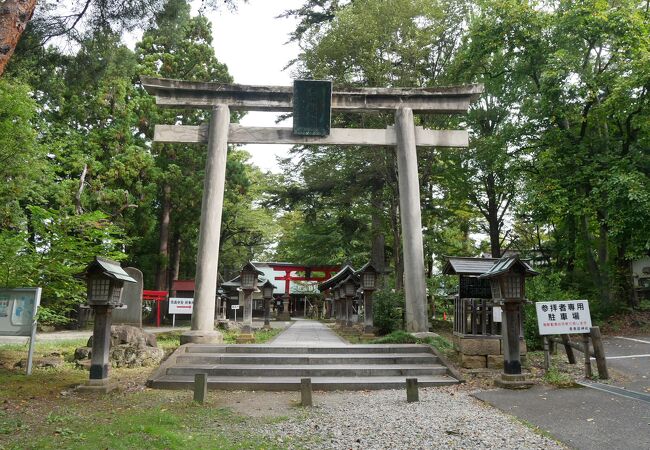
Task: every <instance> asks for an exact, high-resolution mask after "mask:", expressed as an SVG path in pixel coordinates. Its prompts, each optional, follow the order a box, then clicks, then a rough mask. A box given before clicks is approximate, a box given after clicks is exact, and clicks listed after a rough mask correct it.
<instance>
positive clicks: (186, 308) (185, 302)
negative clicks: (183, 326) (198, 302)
mask: <svg viewBox="0 0 650 450" xmlns="http://www.w3.org/2000/svg"><path fill="white" fill-rule="evenodd" d="M192 311H194V299H193V298H180V297H170V299H169V314H192Z"/></svg>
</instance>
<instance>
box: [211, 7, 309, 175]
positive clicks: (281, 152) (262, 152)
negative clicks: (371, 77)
mask: <svg viewBox="0 0 650 450" xmlns="http://www.w3.org/2000/svg"><path fill="white" fill-rule="evenodd" d="M302 4H303V0H249V2H248V3H241V2H240V3H238V8H237V10H236V11H234V12H230V11H228V10H226V9H224V8H222V9H220V10H219V11H218V12H216V13H210V14H207V17H208V18H209V19H210V21H211V22H212V33H213V38H214V40H213V46H214V48H215V53H216V56H217V59H218V60H219V61H220V62H222V63H225V64H226V65H227V66H228V70H229V72H230V74H231V75H232V76H233V78H234V79H235V83H238V84H266V85H278V86H280V85H282V86H290V85H292V84H293V81H292V79H291V74H290V70H283V68H284V67H285V66H286V65H287V63H288V62H289V61H290V60H292V59H294V58H295V57H296V56H297V55H298V51H299V48H298V45H296V44H295V43H291V44H287V43H286V42H287V41H288V40H289V33H291V32H292V31H293V30H294V29H295V24H296V21H295V20H294V19H284V18H282V19H276V17H277V16H279V15H280V14H281V13H283V12H284V11H286V10H287V9H295V8H298V7H300V6H302ZM276 118H277V114H276V113H264V112H249V113H248V114H246V116H245V117H244V118H243V119H242V121H241V123H242V124H243V125H249V126H269V127H270V126H283V127H291V126H292V123H291V120H290V119H289V120H286V121H284V122H282V123H281V124H277V125H276V124H275V120H276ZM244 148H245V149H246V150H247V151H248V152H250V154H251V156H252V158H251V160H252V162H253V164H255V165H257V166H258V167H259V168H260V169H262V170H263V171H267V170H270V171H272V172H276V173H277V172H279V167H278V164H277V161H276V156H287V155H288V151H289V148H290V146H288V145H246V146H245V147H244Z"/></svg>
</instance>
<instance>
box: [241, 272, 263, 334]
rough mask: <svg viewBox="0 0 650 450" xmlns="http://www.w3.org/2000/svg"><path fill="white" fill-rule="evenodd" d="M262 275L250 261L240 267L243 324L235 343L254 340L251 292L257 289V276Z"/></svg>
mask: <svg viewBox="0 0 650 450" xmlns="http://www.w3.org/2000/svg"><path fill="white" fill-rule="evenodd" d="M259 275H264V272H262V271H260V270H258V269H257V267H255V266H254V265H253V264H252V263H251V262H248V263H246V264H245V265H244V267H242V269H241V273H240V276H239V279H240V283H241V289H242V291H243V292H244V325H243V326H242V331H241V334H240V335H239V336H237V343H240V344H241V343H248V342H254V341H255V338H254V336H253V292H254V291H256V290H257V277H258V276H259Z"/></svg>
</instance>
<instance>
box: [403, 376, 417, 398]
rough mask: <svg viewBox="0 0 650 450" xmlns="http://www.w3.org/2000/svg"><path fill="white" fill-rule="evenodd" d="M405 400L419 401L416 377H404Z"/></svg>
mask: <svg viewBox="0 0 650 450" xmlns="http://www.w3.org/2000/svg"><path fill="white" fill-rule="evenodd" d="M406 401H407V402H409V403H412V402H418V401H420V394H419V392H418V379H417V378H407V379H406Z"/></svg>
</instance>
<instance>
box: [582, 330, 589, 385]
mask: <svg viewBox="0 0 650 450" xmlns="http://www.w3.org/2000/svg"><path fill="white" fill-rule="evenodd" d="M582 343H583V345H584V346H585V353H584V355H585V378H591V354H590V352H589V335H588V334H583V335H582Z"/></svg>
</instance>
